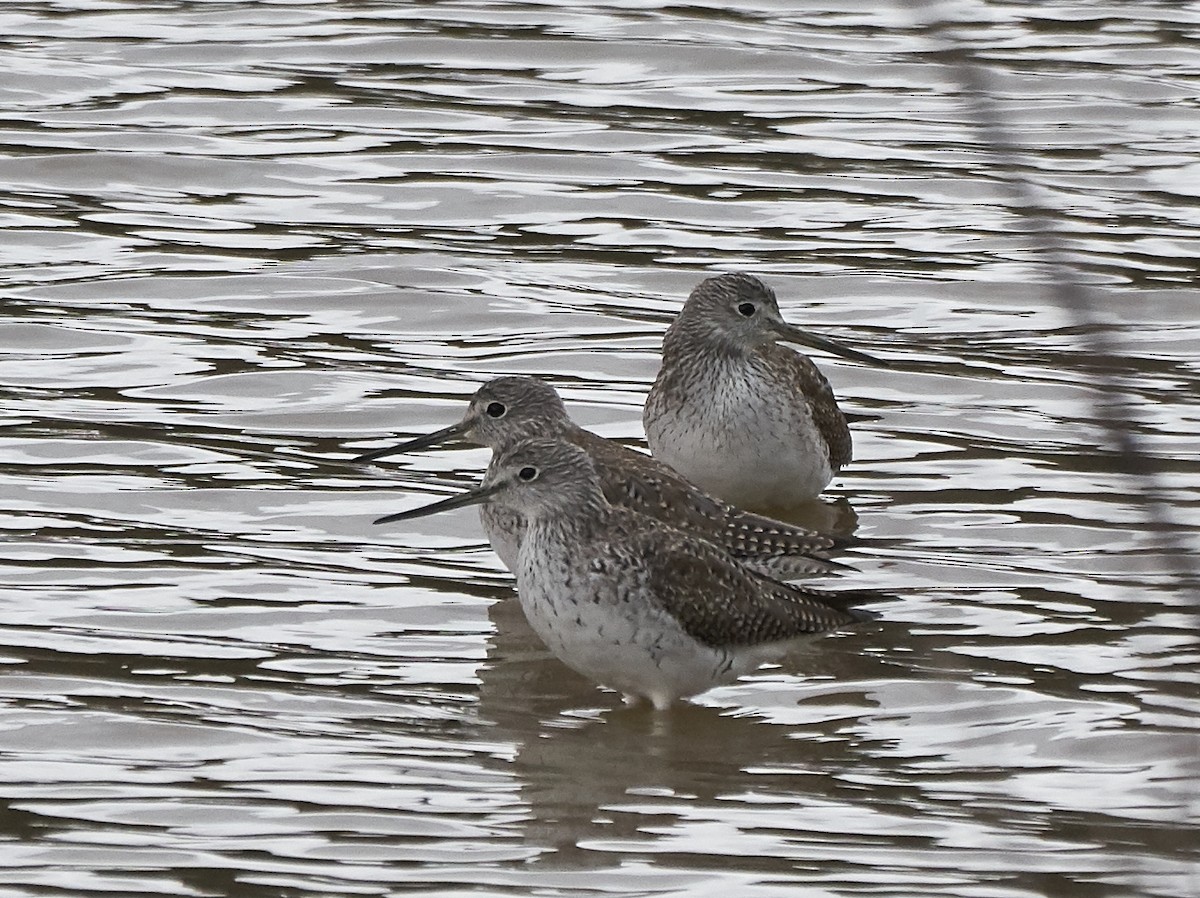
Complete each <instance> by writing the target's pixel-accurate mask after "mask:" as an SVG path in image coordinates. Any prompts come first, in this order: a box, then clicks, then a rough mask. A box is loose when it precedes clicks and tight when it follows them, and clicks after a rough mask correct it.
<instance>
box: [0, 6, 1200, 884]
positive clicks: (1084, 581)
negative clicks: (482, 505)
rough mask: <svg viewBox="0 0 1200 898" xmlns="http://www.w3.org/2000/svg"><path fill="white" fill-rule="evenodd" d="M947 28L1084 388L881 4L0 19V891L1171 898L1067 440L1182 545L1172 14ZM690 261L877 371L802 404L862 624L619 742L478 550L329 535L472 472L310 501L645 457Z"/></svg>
mask: <svg viewBox="0 0 1200 898" xmlns="http://www.w3.org/2000/svg"><path fill="white" fill-rule="evenodd" d="M727 6H732V7H736V9H737V11H736V12H734V11H731V10H730V9H727V8H726V7H727ZM958 9H960V11H961V14H962V16H963V17H964V18H965V20H966V23H965V24H964V26H963V33H964V35H965V37H966V38H967V39H968V40H970V41H971V42H972V43H973V44H974V45H975V46H977V47H978V48H979V49H980V52H981V53H982V55H983V57H984V59H985V60H986V62H987V63H988V67H989V71H990V74H991V77H992V78H993V79H994V86H995V88H996V91H997V94H998V96H999V98H1000V100H1001V102H1002V105H1003V108H1004V110H1005V112H1006V114H1007V115H1008V116H1009V117H1010V119H1011V122H1012V127H1013V132H1012V133H1013V137H1014V138H1015V139H1016V140H1018V141H1020V142H1021V143H1023V144H1026V145H1028V146H1029V147H1031V148H1033V151H1032V152H1031V154H1030V155H1029V157H1028V159H1027V160H1026V165H1027V170H1028V172H1029V174H1030V175H1031V176H1032V177H1033V178H1035V179H1036V181H1037V182H1038V183H1039V184H1041V185H1042V186H1043V188H1044V190H1045V191H1046V195H1047V197H1048V198H1049V200H1050V201H1051V202H1052V203H1053V204H1054V205H1055V206H1056V207H1057V208H1058V209H1060V210H1061V216H1060V218H1059V224H1060V225H1061V227H1062V228H1063V229H1064V230H1065V231H1066V233H1067V234H1068V236H1069V239H1070V248H1071V252H1072V255H1073V258H1074V260H1075V262H1076V264H1077V265H1078V266H1079V269H1080V270H1081V271H1082V272H1083V274H1084V276H1085V277H1086V279H1087V280H1088V281H1089V282H1090V283H1092V284H1093V285H1094V289H1095V291H1096V295H1097V296H1098V298H1099V299H1100V300H1101V301H1102V304H1103V309H1104V312H1105V314H1106V316H1107V317H1108V318H1109V319H1110V320H1114V321H1119V322H1121V323H1122V324H1124V325H1125V328H1124V330H1123V331H1122V337H1121V339H1122V345H1123V348H1124V350H1125V352H1126V353H1127V354H1128V360H1127V361H1123V362H1113V361H1112V360H1104V359H1096V358H1093V357H1091V356H1090V355H1089V353H1088V352H1087V351H1085V350H1084V349H1083V348H1081V347H1082V346H1083V343H1081V337H1082V336H1083V335H1081V334H1080V332H1079V328H1078V327H1077V326H1076V325H1075V323H1074V322H1073V321H1072V320H1071V319H1070V318H1069V317H1067V316H1066V315H1064V314H1063V313H1062V312H1060V311H1058V310H1057V309H1056V307H1055V305H1054V304H1053V303H1052V302H1051V300H1050V294H1049V292H1048V291H1047V289H1046V288H1045V287H1043V286H1039V281H1040V280H1041V279H1042V272H1040V271H1039V270H1038V269H1037V268H1036V267H1035V265H1034V259H1035V255H1034V252H1033V250H1032V249H1031V243H1030V241H1029V240H1028V239H1027V238H1026V237H1025V236H1023V235H1022V233H1021V231H1022V229H1023V227H1024V225H1023V223H1022V221H1021V220H1020V219H1019V218H1018V217H1017V216H1015V215H1014V214H1012V213H1010V212H1007V211H1005V210H1004V208H1003V200H1004V197H1005V193H1004V190H1003V188H1002V185H1001V183H1000V181H999V179H998V177H997V175H996V173H995V169H994V163H993V159H992V157H991V156H990V155H989V153H988V152H987V150H986V147H985V146H984V145H983V144H981V143H980V140H979V138H978V135H977V134H976V133H975V132H973V131H972V130H971V129H970V128H969V127H968V126H967V125H966V124H964V121H965V119H964V115H963V111H962V107H961V105H960V103H959V93H960V90H959V88H958V87H957V86H956V84H955V83H954V81H953V79H952V78H951V77H949V76H948V74H947V73H946V72H945V71H944V70H943V69H941V68H939V67H938V65H937V64H936V62H935V61H934V59H933V58H932V57H931V56H930V54H929V44H928V43H927V42H926V41H925V39H924V38H923V37H922V36H921V34H920V32H919V30H918V29H917V28H915V27H914V24H913V19H912V17H911V16H910V15H909V13H908V12H906V10H905V8H904V7H903V6H901V5H900V4H898V3H892V4H887V3H876V4H873V5H871V8H870V9H864V7H863V5H862V4H857V3H847V2H838V0H818V2H813V3H805V4H791V3H775V2H765V0H760V2H755V3H743V4H720V3H692V4H687V5H678V4H676V5H671V4H665V3H657V2H639V3H624V4H612V5H604V4H585V3H564V2H562V0H555V2H552V3H551V2H547V3H535V2H529V3H519V2H499V0H493V2H458V3H433V2H429V3H383V2H365V0H364V2H340V3H316V2H312V3H309V2H290V3H268V2H254V3H251V2H169V0H162V2H156V3H153V4H151V3H143V2H135V0H112V2H84V0H77V2H9V3H6V4H4V5H3V6H2V7H0V35H3V37H2V38H0V41H2V49H0V63H2V64H3V67H2V69H0V72H2V73H3V74H0V109H2V110H3V112H2V113H0V115H3V118H4V126H5V127H4V132H3V134H4V136H3V140H4V147H3V151H2V155H0V201H2V202H3V209H2V210H0V227H3V229H4V231H3V240H2V241H0V265H2V266H3V273H4V282H5V288H4V295H3V303H2V305H0V309H2V310H3V313H4V316H5V318H4V320H3V323H2V325H0V352H2V353H3V355H2V356H0V382H2V383H3V385H4V392H3V394H2V400H3V403H4V410H5V416H4V419H3V423H4V428H3V431H0V522H2V525H3V528H4V533H5V537H6V539H5V541H4V543H3V544H2V547H3V558H4V561H3V564H4V577H3V581H2V583H0V640H2V642H0V661H2V662H3V664H4V668H3V669H4V671H5V672H4V674H3V675H2V676H0V696H2V701H3V704H2V705H0V794H2V795H3V803H4V805H3V810H2V811H0V858H2V859H3V863H0V893H2V894H4V895H6V896H7V895H19V896H27V895H39V896H41V895H92V894H96V895H99V894H105V895H114V894H116V895H130V896H133V895H231V896H267V895H288V896H310V895H313V896H315V895H323V896H324V895H388V894H391V895H399V894H408V893H420V894H427V895H444V896H450V895H465V894H472V895H481V894H482V895H504V894H513V895H528V894H538V895H543V896H551V895H655V896H659V895H672V896H674V895H680V896H682V895H689V896H691V895H695V896H708V895H721V896H729V895H736V896H739V898H740V896H750V898H761V896H784V895H787V896H793V895H797V894H804V895H866V894H870V895H895V896H911V895H946V896H972V898H977V896H996V898H1011V896H1039V895H1081V896H1110V895H1111V896H1126V895H1134V894H1137V895H1155V896H1188V895H1194V894H1197V893H1200V872H1198V865H1200V848H1198V847H1197V846H1198V845H1200V826H1198V825H1197V824H1198V823H1200V799H1198V797H1197V796H1198V790H1197V778H1198V775H1200V696H1198V690H1197V686H1198V682H1200V675H1198V672H1197V671H1198V664H1197V661H1198V654H1197V650H1196V644H1195V638H1194V637H1195V618H1194V616H1192V610H1193V609H1194V604H1193V603H1194V599H1195V596H1194V594H1191V593H1189V592H1187V591H1186V590H1184V589H1183V588H1181V587H1179V586H1177V585H1176V581H1175V580H1174V579H1173V578H1172V577H1171V576H1170V572H1171V571H1172V570H1173V569H1175V568H1177V567H1178V561H1177V559H1175V558H1173V557H1172V556H1171V554H1170V552H1169V551H1167V550H1165V549H1164V548H1162V547H1163V545H1164V544H1163V541H1162V538H1161V536H1160V535H1159V534H1156V533H1155V532H1153V530H1152V529H1151V528H1149V527H1147V526H1146V525H1145V523H1144V521H1145V513H1144V509H1143V507H1142V506H1143V502H1142V501H1141V500H1140V498H1139V497H1138V496H1137V494H1136V492H1135V490H1134V485H1133V484H1132V483H1131V481H1129V480H1128V479H1126V478H1124V477H1122V476H1120V475H1119V474H1118V473H1115V471H1114V468H1115V466H1116V462H1115V461H1114V457H1113V455H1112V453H1111V451H1109V450H1108V449H1106V448H1104V438H1103V435H1102V433H1101V431H1100V429H1099V427H1098V424H1097V414H1098V413H1097V410H1096V405H1097V403H1107V402H1115V401H1121V402H1125V403H1129V404H1130V405H1132V406H1134V407H1135V408H1136V410H1137V414H1138V416H1139V418H1140V419H1141V421H1142V423H1141V425H1140V426H1139V434H1140V436H1141V437H1142V440H1143V442H1144V443H1145V445H1146V446H1147V447H1148V448H1149V449H1150V450H1151V451H1153V452H1154V453H1155V454H1156V455H1158V456H1160V457H1162V458H1164V459H1166V460H1167V461H1166V463H1165V465H1164V467H1165V474H1164V478H1163V482H1164V490H1165V491H1166V498H1167V500H1168V502H1169V503H1170V505H1171V506H1172V507H1173V509H1174V514H1175V516H1176V518H1177V519H1178V520H1179V521H1180V522H1182V523H1183V524H1185V525H1186V526H1187V527H1189V528H1190V530H1191V533H1190V536H1189V538H1190V539H1191V544H1192V545H1193V546H1194V545H1195V544H1196V534H1195V530H1196V529H1198V528H1200V516H1198V515H1197V507H1198V505H1200V410H1198V407H1197V403H1196V398H1197V389H1198V384H1200V373H1198V371H1200V314H1198V313H1200V293H1198V292H1197V290H1196V283H1195V282H1196V261H1195V260H1196V258H1197V257H1200V136H1198V133H1197V128H1196V122H1197V121H1198V120H1200V115H1198V110H1197V106H1198V105H1200V104H1198V102H1197V95H1198V88H1200V78H1198V77H1197V72H1198V69H1200V53H1198V52H1197V43H1196V42H1197V38H1198V37H1200V9H1198V8H1197V6H1196V5H1195V4H1184V3H1177V2H1148V0H1140V2H1133V0H1125V2H1079V3H1075V4H1071V5H1066V4H1040V3H1033V2H1026V3H1007V4H1003V3H975V4H970V5H963V6H961V7H958ZM733 268H740V269H746V270H750V271H753V272H755V273H758V274H760V275H762V276H764V277H765V278H766V279H767V280H768V281H769V282H770V283H771V284H772V285H773V286H774V287H775V288H776V290H777V291H778V293H779V295H780V298H781V301H782V303H783V306H784V309H785V313H786V314H787V315H788V316H789V317H790V318H791V319H792V320H794V321H796V322H798V323H804V324H807V325H811V326H812V327H814V329H818V330H821V331H822V332H825V333H828V334H830V335H831V336H836V337H837V338H839V339H841V340H843V341H845V342H846V343H848V344H850V345H852V346H855V347H858V348H862V349H867V350H869V351H872V352H876V353H878V354H880V355H884V356H887V357H888V358H891V359H893V360H896V361H897V362H898V364H899V367H898V368H897V369H896V370H893V371H889V372H881V371H879V370H875V369H870V368H865V367H862V366H858V365H855V364H851V363H844V362H841V361H837V360H830V359H825V358H822V359H820V363H821V365H822V367H823V369H824V370H825V371H826V372H827V374H828V376H829V377H830V379H831V380H832V381H833V383H834V385H835V388H836V389H837V391H838V393H839V395H840V396H841V397H843V400H844V405H845V406H846V408H847V409H849V410H851V411H854V412H857V413H859V414H867V415H872V416H875V419H874V420H870V421H866V422H864V423H861V424H858V425H857V426H856V430H855V432H856V445H857V454H858V461H857V462H856V463H855V464H854V465H853V466H852V467H851V468H849V469H847V470H846V471H845V472H844V473H843V475H842V476H840V477H839V478H838V479H837V480H836V481H835V483H834V485H833V487H832V488H831V489H830V491H829V493H828V501H827V502H826V503H825V504H824V505H823V506H822V508H821V509H820V510H818V511H814V513H813V515H812V520H813V521H814V522H817V523H820V524H822V525H823V526H827V527H831V528H835V529H838V530H839V531H840V532H842V533H849V532H853V533H854V535H855V536H856V537H857V538H858V539H859V543H858V545H857V547H856V548H855V549H854V550H853V551H852V552H851V553H848V554H847V555H846V556H844V560H847V561H851V562H852V563H854V564H855V565H856V566H858V567H859V568H860V569H861V573H858V574H854V575H852V576H850V577H848V578H845V580H844V582H845V583H846V584H847V585H854V586H869V587H876V588H880V589H885V590H888V591H891V592H894V593H896V594H897V595H898V596H900V600H899V601H895V602H890V603H885V604H881V605H880V606H879V608H878V609H877V610H878V611H879V612H880V614H881V615H882V619H881V621H880V623H879V624H878V626H873V627H864V628H861V629H860V630H859V631H857V632H849V633H845V634H842V635H838V636H835V637H830V638H824V639H821V640H818V641H816V642H814V644H813V645H812V647H811V650H810V651H809V652H808V653H807V655H805V656H804V657H802V658H801V659H799V660H798V661H797V662H796V663H795V664H794V665H790V666H787V667H784V668H776V669H768V670H764V671H763V672H761V674H760V675H758V676H756V677H754V678H752V679H749V680H747V681H745V682H743V683H740V684H738V685H737V686H734V687H730V688H726V689H721V690H717V691H714V692H712V693H710V694H708V695H706V696H703V697H702V698H701V699H699V700H698V701H697V702H696V703H694V704H692V705H688V706H683V707H681V708H679V709H677V710H675V711H672V712H670V713H668V714H661V715H655V714H650V713H645V712H639V711H626V710H623V709H621V708H620V706H619V701H618V700H617V699H616V697H615V696H613V695H611V694H607V693H604V692H600V691H598V690H596V689H594V688H592V687H591V686H590V685H589V684H587V683H585V682H583V681H581V680H579V679H577V678H576V677H574V676H573V675H571V674H570V673H569V672H567V671H566V670H565V669H564V668H563V667H562V666H561V665H559V664H558V663H557V662H556V661H555V660H553V659H552V658H550V657H549V656H548V655H547V653H546V652H545V651H544V650H543V649H541V648H540V646H539V645H538V643H537V641H536V639H535V638H534V637H533V636H532V634H531V633H530V632H529V631H528V629H527V628H526V626H525V625H524V623H523V621H522V620H521V617H520V612H519V609H518V608H516V606H515V603H514V602H512V601H511V600H510V596H511V580H510V578H509V577H508V576H507V574H506V573H504V571H503V570H502V568H501V567H500V566H499V563H498V561H497V560H496V558H495V557H494V556H493V555H492V554H491V552H490V551H489V550H487V548H486V546H485V544H484V542H483V537H482V534H481V531H480V530H479V527H478V522H477V520H476V517H475V515H474V513H473V512H472V511H470V510H465V511H462V512H456V513H453V514H448V515H445V516H442V517H436V518H430V519H426V520H422V521H416V522H412V523H409V524H405V525H403V526H397V527H393V528H389V529H384V528H376V527H372V526H371V524H370V521H371V520H372V519H373V518H375V517H377V516H379V515H381V514H385V513H388V512H392V511H398V510H401V509H402V508H407V507H410V506H412V505H415V504H418V503H420V502H422V501H426V500H428V499H429V498H431V497H432V496H434V495H435V494H436V495H441V494H444V493H447V492H450V491H453V490H455V489H459V488H461V486H463V485H466V484H470V483H473V482H474V481H476V480H477V478H478V477H479V474H480V472H481V471H482V469H483V466H484V465H485V463H486V460H487V453H486V452H484V451H481V450H474V449H463V448H448V449H445V450H440V451H436V452H429V453H424V454H421V455H417V456H414V457H411V458H401V459H397V460H395V461H394V462H389V463H387V464H380V465H378V466H372V467H366V468H363V467H356V466H353V465H350V464H349V463H348V461H347V460H348V459H349V458H350V457H351V456H352V455H353V454H356V453H357V452H360V451H362V450H363V449H364V448H366V447H368V446H373V445H378V444H380V441H382V440H384V439H388V438H392V437H395V436H407V435H413V434H417V433H422V432H425V431H427V430H430V429H433V428H435V427H440V426H443V425H445V424H448V423H450V422H451V421H453V420H455V419H456V418H457V417H458V416H459V415H460V414H461V411H462V408H463V399H464V397H465V396H466V395H468V394H469V393H470V392H471V391H472V390H473V389H474V388H475V385H476V384H477V383H478V382H479V381H481V380H484V379H486V378H487V377H489V376H491V375H494V374H496V373H510V372H519V373H528V374H539V375H542V376H545V377H547V378H549V379H551V380H552V381H553V382H554V383H555V384H556V385H557V386H559V387H560V388H561V389H562V391H563V392H564V394H565V396H566V397H567V399H568V401H569V403H570V406H571V408H572V410H573V411H574V413H575V414H576V416H577V418H578V419H579V420H580V421H581V422H582V423H584V424H586V425H588V426H592V427H594V428H596V429H597V430H599V431H600V432H602V433H604V434H606V435H609V436H613V437H617V438H620V439H622V440H626V441H628V442H631V443H632V444H635V445H636V444H637V443H638V442H639V441H640V439H641V436H642V432H641V426H640V423H639V421H640V409H641V404H642V401H643V399H644V396H645V393H646V390H647V388H648V386H649V384H650V382H651V380H652V379H653V377H654V374H655V371H656V364H657V361H656V358H657V355H656V353H657V345H658V340H659V338H660V336H661V333H662V331H663V329H664V328H665V326H666V324H667V323H668V322H669V320H670V318H671V316H672V315H673V314H674V312H675V311H676V310H677V309H678V307H679V305H680V303H681V302H682V300H683V298H684V297H685V296H686V294H687V292H688V290H690V288H691V287H692V286H694V285H695V283H697V282H698V281H699V280H700V279H701V278H702V277H704V276H705V275H706V274H707V273H710V272H711V271H712V270H714V269H733ZM1099 370H1110V371H1112V372H1113V373H1115V375H1116V376H1117V377H1118V378H1119V386H1118V387H1116V388H1098V387H1095V386H1093V385H1092V381H1091V377H1092V376H1093V375H1094V374H1095V373H1096V372H1097V371H1099ZM1118 394H1119V395H1118Z"/></svg>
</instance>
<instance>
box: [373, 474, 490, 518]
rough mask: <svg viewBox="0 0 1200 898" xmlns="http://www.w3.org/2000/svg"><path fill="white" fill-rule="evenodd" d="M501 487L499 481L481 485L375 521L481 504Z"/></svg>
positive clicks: (423, 515) (419, 516) (418, 516)
mask: <svg viewBox="0 0 1200 898" xmlns="http://www.w3.org/2000/svg"><path fill="white" fill-rule="evenodd" d="M500 488H501V484H497V483H493V484H489V485H487V486H479V487H476V488H475V489H473V490H467V491H466V492H465V493H459V494H458V495H457V496H451V497H450V498H448V499H442V500H441V501H438V502H433V503H431V504H429V505H422V506H421V507H420V508H410V509H409V510H408V511H400V512H397V513H396V514H388V515H384V516H383V517H382V518H376V519H375V521H374V522H373V523H376V524H394V523H396V522H397V521H410V520H412V519H413V518H423V517H425V516H426V515H431V514H437V512H439V511H449V510H450V509H451V508H462V507H463V506H464V505H479V504H480V503H482V502H486V501H487V500H488V496H490V495H492V493H495V492H496V491H498V490H499V489H500Z"/></svg>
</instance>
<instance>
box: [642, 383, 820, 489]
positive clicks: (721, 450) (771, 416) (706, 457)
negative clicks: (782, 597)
mask: <svg viewBox="0 0 1200 898" xmlns="http://www.w3.org/2000/svg"><path fill="white" fill-rule="evenodd" d="M727 384H728V385H727V386H726V387H725V389H724V390H722V391H721V393H720V394H717V395H713V394H709V395H708V396H705V397H704V399H705V401H704V402H702V403H701V402H694V403H692V402H684V403H674V402H673V403H667V402H658V403H657V404H656V405H655V406H654V408H653V414H652V415H648V416H647V422H646V438H647V440H648V442H649V444H650V451H651V452H652V453H653V454H654V456H655V457H656V458H658V459H660V460H661V461H664V462H666V463H667V464H669V465H670V466H671V467H673V468H674V469H675V470H676V471H678V472H679V473H680V474H682V475H683V476H684V477H686V478H687V479H688V480H690V481H692V482H693V483H695V484H696V485H697V486H699V487H701V488H702V489H705V490H707V491H708V492H710V493H712V494H713V495H714V496H717V497H719V498H721V499H724V500H725V501H726V502H729V503H731V504H733V505H737V506H739V507H741V508H746V509H749V510H752V511H768V512H769V511H772V510H774V511H778V510H780V509H786V508H789V507H793V506H795V505H798V504H800V503H802V502H806V501H808V500H810V499H813V498H814V497H816V496H817V495H818V494H819V493H820V492H821V490H823V489H824V488H825V487H826V485H828V483H829V481H830V480H831V479H832V478H833V474H834V471H833V467H832V465H830V463H829V451H828V448H827V447H826V445H825V441H824V439H823V438H822V437H821V434H820V432H819V431H818V429H817V427H816V425H815V423H814V422H813V418H812V414H811V413H810V412H809V410H808V406H807V405H805V404H803V403H790V402H788V401H785V400H786V399H787V397H783V398H782V399H781V398H780V397H774V396H772V395H771V394H770V393H766V394H764V393H763V391H761V390H759V389H757V388H756V387H755V386H754V385H753V384H747V383H745V382H743V381H739V380H737V379H731V380H730V381H728V382H727ZM709 400H711V401H709Z"/></svg>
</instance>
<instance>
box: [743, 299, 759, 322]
mask: <svg viewBox="0 0 1200 898" xmlns="http://www.w3.org/2000/svg"><path fill="white" fill-rule="evenodd" d="M757 311H758V309H756V308H755V307H754V303H752V302H744V303H741V304H740V305H739V306H738V312H739V313H740V314H741V316H742V317H743V318H750V317H752V316H753V315H754V313H755V312H757Z"/></svg>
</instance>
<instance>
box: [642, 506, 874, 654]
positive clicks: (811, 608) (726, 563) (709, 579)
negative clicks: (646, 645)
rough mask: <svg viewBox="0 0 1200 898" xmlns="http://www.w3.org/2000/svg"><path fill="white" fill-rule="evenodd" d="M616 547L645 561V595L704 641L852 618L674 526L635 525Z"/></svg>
mask: <svg viewBox="0 0 1200 898" xmlns="http://www.w3.org/2000/svg"><path fill="white" fill-rule="evenodd" d="M620 551H621V552H623V553H629V554H630V555H631V556H632V555H636V556H638V557H641V558H643V559H647V560H649V561H650V562H651V563H648V564H646V565H645V570H646V578H647V582H646V588H647V589H646V591H647V594H648V595H649V596H650V597H652V598H651V600H652V601H655V602H657V603H659V604H660V605H661V606H662V608H663V610H665V611H666V612H668V613H669V614H670V615H672V617H674V618H675V619H676V620H677V621H679V623H680V625H681V626H682V627H683V629H684V631H685V632H687V633H688V634H689V635H690V636H691V637H692V638H694V639H696V640H697V641H698V642H701V643H703V644H705V645H709V646H713V647H717V648H719V647H738V646H742V647H744V646H753V645H760V644H766V643H774V642H783V641H786V640H790V639H795V638H797V637H800V636H804V635H807V634H812V633H823V632H825V631H828V630H834V629H837V628H838V627H843V626H846V625H847V624H851V623H854V622H855V621H857V620H858V618H857V617H856V616H854V615H853V614H850V613H849V612H846V611H841V610H839V609H837V608H833V607H831V606H829V605H827V604H825V603H824V602H822V601H821V599H820V595H821V594H820V593H818V592H815V591H811V590H807V589H803V588H801V587H796V586H791V585H789V584H786V583H779V582H776V581H774V580H771V579H769V578H766V577H763V576H761V575H758V574H756V573H755V572H753V571H751V570H749V569H747V568H746V567H744V566H742V565H741V564H739V563H738V562H736V561H734V560H733V559H731V558H729V557H728V556H726V555H725V554H723V553H722V552H721V551H720V550H719V549H717V548H716V547H714V546H712V545H711V544H709V543H706V542H704V541H703V540H698V539H695V538H693V537H690V536H688V535H687V534H683V533H680V532H678V531H672V530H664V529H662V528H661V527H642V528H640V529H635V530H634V531H633V532H632V533H629V535H628V538H627V539H624V540H622V543H621V547H620Z"/></svg>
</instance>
